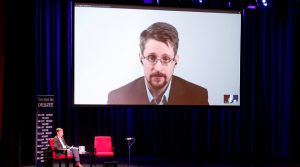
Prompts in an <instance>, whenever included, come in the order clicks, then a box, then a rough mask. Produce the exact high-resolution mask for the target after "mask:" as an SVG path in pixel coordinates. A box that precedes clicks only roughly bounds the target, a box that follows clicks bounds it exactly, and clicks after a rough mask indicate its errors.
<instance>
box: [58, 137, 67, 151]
mask: <svg viewBox="0 0 300 167" xmlns="http://www.w3.org/2000/svg"><path fill="white" fill-rule="evenodd" d="M58 139H59V141H60V143H61V145H62V146H63V149H66V148H67V146H66V145H65V144H64V142H63V141H62V139H61V137H58Z"/></svg>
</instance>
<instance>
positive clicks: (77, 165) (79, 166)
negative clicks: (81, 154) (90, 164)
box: [75, 162, 83, 167]
mask: <svg viewBox="0 0 300 167" xmlns="http://www.w3.org/2000/svg"><path fill="white" fill-rule="evenodd" d="M75 166H76V167H83V166H82V165H81V164H80V162H76V164H75Z"/></svg>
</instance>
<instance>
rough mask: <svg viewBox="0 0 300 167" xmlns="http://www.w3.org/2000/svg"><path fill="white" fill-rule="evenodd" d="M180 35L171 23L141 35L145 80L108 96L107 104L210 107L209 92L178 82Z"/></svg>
mask: <svg viewBox="0 0 300 167" xmlns="http://www.w3.org/2000/svg"><path fill="white" fill-rule="evenodd" d="M178 43H179V38H178V32H177V30H176V28H175V27H174V26H172V25H170V24H168V23H163V22H157V23H154V24H152V25H151V26H150V27H148V28H147V29H146V30H144V31H143V32H142V33H141V35H140V54H139V58H140V62H141V64H142V66H143V68H144V76H143V77H140V78H137V79H136V80H134V81H132V82H130V83H129V84H127V85H125V86H122V87H121V88H118V89H116V90H113V91H111V92H110V93H109V94H108V104H157V105H208V104H209V103H208V92H207V89H205V88H203V87H201V86H198V85H195V84H193V83H191V82H188V81H186V80H184V79H182V78H179V77H177V76H175V75H173V73H174V68H175V66H176V65H177V64H178V62H179V56H178V55H177V50H178Z"/></svg>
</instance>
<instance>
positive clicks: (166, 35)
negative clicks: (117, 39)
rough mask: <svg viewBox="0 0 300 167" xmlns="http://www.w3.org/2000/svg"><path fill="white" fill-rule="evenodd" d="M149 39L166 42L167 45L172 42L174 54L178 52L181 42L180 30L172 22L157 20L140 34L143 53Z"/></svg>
mask: <svg viewBox="0 0 300 167" xmlns="http://www.w3.org/2000/svg"><path fill="white" fill-rule="evenodd" d="M148 39H155V40H157V41H160V42H163V43H165V44H166V45H169V44H171V45H172V46H173V49H174V54H175V55H176V54H177V50H178V44H179V38H178V32H177V30H176V28H175V27H174V26H172V25H171V24H168V23H164V22H157V23H154V24H152V25H151V26H150V27H148V28H147V29H146V30H144V31H143V32H142V33H141V35H140V49H141V53H143V52H144V49H145V44H146V42H147V40H148Z"/></svg>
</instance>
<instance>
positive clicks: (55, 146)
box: [54, 137, 63, 150]
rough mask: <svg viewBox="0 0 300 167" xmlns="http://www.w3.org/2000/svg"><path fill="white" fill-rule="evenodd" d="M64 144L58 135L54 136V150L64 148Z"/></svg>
mask: <svg viewBox="0 0 300 167" xmlns="http://www.w3.org/2000/svg"><path fill="white" fill-rule="evenodd" d="M62 149H63V148H62V145H61V144H60V141H59V139H58V138H57V137H55V138H54V150H62Z"/></svg>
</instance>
